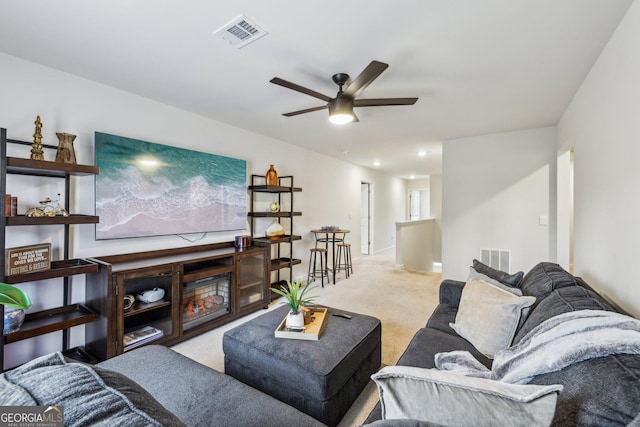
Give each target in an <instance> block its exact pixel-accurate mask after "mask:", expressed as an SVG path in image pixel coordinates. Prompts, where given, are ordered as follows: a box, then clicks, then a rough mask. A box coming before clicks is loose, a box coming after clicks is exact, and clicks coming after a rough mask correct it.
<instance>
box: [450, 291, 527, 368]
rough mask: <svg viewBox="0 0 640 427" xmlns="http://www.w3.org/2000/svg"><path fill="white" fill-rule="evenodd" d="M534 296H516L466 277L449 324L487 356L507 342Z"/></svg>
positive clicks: (502, 347) (504, 345)
mask: <svg viewBox="0 0 640 427" xmlns="http://www.w3.org/2000/svg"><path fill="white" fill-rule="evenodd" d="M534 302H536V299H535V298H534V297H519V296H517V295H514V294H512V293H510V292H507V291H505V290H502V289H501V288H498V287H496V286H494V285H492V284H490V283H487V282H485V281H483V280H470V281H469V282H467V284H466V285H465V286H464V288H463V290H462V297H461V298H460V306H459V308H458V313H457V314H456V319H455V323H451V324H450V325H449V326H451V327H452V328H453V329H454V330H455V331H456V332H457V333H458V335H460V336H461V337H462V338H464V339H466V340H467V341H469V342H470V343H471V344H473V346H474V347H475V348H476V349H477V350H478V351H479V352H480V353H482V354H484V355H485V356H487V357H488V358H490V359H493V356H494V355H495V354H496V353H497V352H498V351H500V350H503V349H505V348H507V347H509V346H510V345H511V342H512V341H513V336H514V335H515V333H516V329H517V328H518V324H519V322H520V317H521V316H522V310H523V309H524V308H526V307H529V306H531V305H532V304H533V303H534Z"/></svg>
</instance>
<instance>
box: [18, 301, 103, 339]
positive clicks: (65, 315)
mask: <svg viewBox="0 0 640 427" xmlns="http://www.w3.org/2000/svg"><path fill="white" fill-rule="evenodd" d="M97 318H98V313H96V312H95V311H94V310H92V309H91V308H89V307H86V306H84V305H81V304H71V305H67V306H64V307H57V308H52V309H50V310H43V311H38V312H36V313H29V314H27V316H26V318H25V320H24V323H23V324H22V326H21V327H20V330H19V331H18V332H14V333H12V334H9V335H5V342H6V343H7V344H9V343H12V342H16V341H21V340H25V339H28V338H33V337H37V336H39V335H44V334H48V333H49V332H55V331H61V330H64V329H67V328H71V327H73V326H78V325H84V324H85V323H89V322H93V321H94V320H96V319H97Z"/></svg>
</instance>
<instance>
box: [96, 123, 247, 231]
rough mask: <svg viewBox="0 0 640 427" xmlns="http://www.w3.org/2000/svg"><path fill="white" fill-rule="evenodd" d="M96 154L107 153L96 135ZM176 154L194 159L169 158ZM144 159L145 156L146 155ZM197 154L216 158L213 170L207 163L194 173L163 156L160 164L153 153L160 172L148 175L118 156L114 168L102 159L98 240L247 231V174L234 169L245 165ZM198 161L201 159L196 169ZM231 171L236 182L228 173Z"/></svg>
mask: <svg viewBox="0 0 640 427" xmlns="http://www.w3.org/2000/svg"><path fill="white" fill-rule="evenodd" d="M137 142H142V141H137ZM145 144H151V143H145ZM152 145H157V144H152ZM118 147H119V149H121V148H122V147H121V146H118ZM161 147H166V146H161ZM96 148H97V149H96V153H98V148H102V149H103V151H105V148H110V147H104V145H103V144H98V138H97V135H96ZM164 150H165V151H166V149H164ZM107 151H108V150H107ZM180 151H187V152H188V153H189V155H191V156H194V153H197V152H192V151H189V150H182V149H177V148H174V147H171V149H170V153H171V154H172V155H173V157H175V156H177V155H178V154H177V153H179V152H180ZM146 153H147V155H148V154H149V150H146ZM121 154H122V153H121ZM197 154H200V155H204V156H211V157H213V158H215V160H216V164H215V165H214V164H213V163H212V162H211V161H209V162H206V164H203V165H199V166H206V168H198V167H194V165H193V161H191V162H190V161H185V159H184V158H182V159H180V161H176V160H177V159H173V160H169V159H168V157H167V153H166V152H165V153H164V155H163V157H162V158H159V156H158V155H157V153H156V159H159V164H161V166H160V167H159V168H158V170H153V171H150V170H145V169H144V168H141V167H140V166H139V165H136V164H135V162H134V161H133V160H131V159H129V160H126V156H119V157H118V159H119V160H118V164H113V162H111V163H109V162H106V161H105V158H108V157H105V158H103V159H102V164H101V165H100V166H101V173H100V175H99V176H98V177H97V178H96V214H97V215H98V216H99V217H100V223H99V224H97V225H96V238H97V239H115V238H124V237H142V236H151V235H168V234H188V233H198V232H206V231H223V230H240V229H244V228H246V203H247V202H246V197H247V196H246V186H245V184H246V178H245V177H246V169H244V170H240V171H238V168H237V165H235V164H234V163H238V162H240V165H241V166H242V165H245V163H244V162H243V161H239V160H237V159H230V158H224V157H220V156H214V155H208V154H205V153H197ZM135 155H138V154H135ZM97 157H98V154H97ZM114 158H115V157H112V159H114ZM196 158H197V155H196ZM201 160H202V159H201V158H199V160H198V163H201ZM185 163H186V164H185ZM229 163H231V165H230V164H229ZM214 166H218V167H214ZM233 166H235V167H233ZM232 167H233V169H235V172H234V173H235V176H234V175H233V174H232V173H231V172H230V171H231V169H232ZM103 172H104V173H103ZM240 177H241V179H242V180H241V179H240Z"/></svg>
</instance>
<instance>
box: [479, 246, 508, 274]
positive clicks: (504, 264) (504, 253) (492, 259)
mask: <svg viewBox="0 0 640 427" xmlns="http://www.w3.org/2000/svg"><path fill="white" fill-rule="evenodd" d="M480 262H482V263H483V264H486V265H488V266H489V267H492V268H495V269H496V270H502V271H506V272H507V273H510V272H511V251H509V250H503V249H487V248H480Z"/></svg>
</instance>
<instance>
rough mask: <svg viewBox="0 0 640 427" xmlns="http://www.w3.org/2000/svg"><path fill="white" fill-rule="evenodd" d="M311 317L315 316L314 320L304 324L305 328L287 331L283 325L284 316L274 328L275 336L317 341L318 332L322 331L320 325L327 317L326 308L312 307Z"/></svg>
mask: <svg viewBox="0 0 640 427" xmlns="http://www.w3.org/2000/svg"><path fill="white" fill-rule="evenodd" d="M313 317H315V320H314V321H313V322H311V323H309V324H308V325H305V328H304V329H303V330H302V331H288V330H287V328H286V327H285V323H286V321H287V318H286V317H285V318H284V319H282V322H280V325H278V328H277V329H276V330H275V337H276V338H288V339H293V340H307V341H318V340H319V339H320V334H321V333H322V327H323V326H324V323H325V322H324V319H325V318H326V317H327V309H326V308H320V307H318V308H314V309H313Z"/></svg>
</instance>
